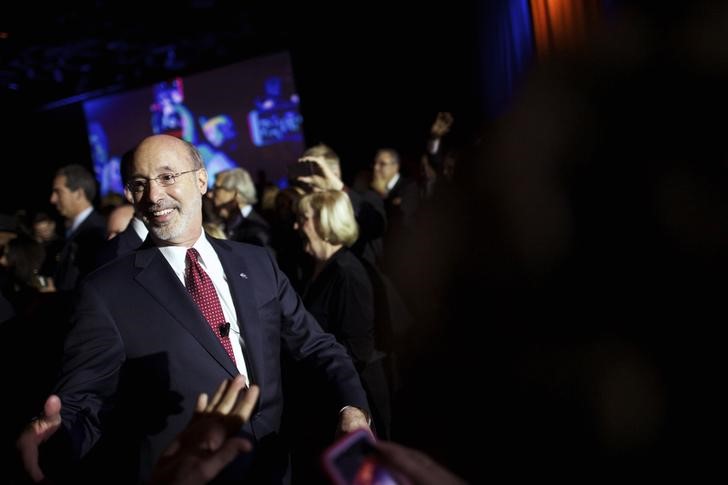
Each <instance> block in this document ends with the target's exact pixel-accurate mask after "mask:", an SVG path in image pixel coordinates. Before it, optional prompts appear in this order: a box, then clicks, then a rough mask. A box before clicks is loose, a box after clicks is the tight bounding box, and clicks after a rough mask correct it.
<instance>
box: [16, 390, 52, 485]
mask: <svg viewBox="0 0 728 485" xmlns="http://www.w3.org/2000/svg"><path fill="white" fill-rule="evenodd" d="M60 426H61V399H60V398H59V397H58V396H56V395H54V394H52V395H50V396H48V399H46V402H45V405H44V406H43V416H41V417H39V418H37V419H35V420H33V421H32V422H31V423H30V424H29V425H28V426H26V427H25V429H24V430H23V432H22V433H21V434H20V437H19V438H18V440H17V441H16V443H15V445H16V447H17V448H18V451H19V452H20V459H21V461H22V462H23V468H24V469H25V472H26V473H27V474H28V476H30V479H31V480H33V481H34V482H36V483H37V482H41V481H43V480H44V479H45V474H44V473H43V470H41V468H40V464H39V463H38V449H39V448H40V445H41V444H43V443H44V442H46V441H48V439H49V438H50V437H51V436H53V434H54V433H55V432H56V431H58V428H60Z"/></svg>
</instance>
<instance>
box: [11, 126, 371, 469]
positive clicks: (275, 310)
mask: <svg viewBox="0 0 728 485" xmlns="http://www.w3.org/2000/svg"><path fill="white" fill-rule="evenodd" d="M125 180H126V181H127V185H126V187H127V188H126V195H127V198H129V199H130V200H133V202H134V206H135V209H136V210H137V212H138V213H139V214H140V215H141V216H142V217H143V219H144V221H145V224H146V225H147V227H148V228H149V231H150V236H149V237H148V238H147V241H146V242H145V244H144V245H143V246H142V247H141V248H139V249H138V250H136V251H134V252H132V253H130V254H127V255H125V256H122V257H120V258H118V259H116V260H115V261H113V262H111V263H110V264H108V265H106V266H104V267H103V268H101V269H99V270H98V271H96V272H94V273H92V274H91V275H89V277H88V278H87V279H86V281H85V282H84V284H83V285H82V288H81V291H80V301H79V304H78V306H77V309H76V312H75V315H74V318H73V328H72V330H71V331H70V333H69V336H68V339H67V342H66V348H65V359H64V365H63V369H62V373H61V377H60V380H59V383H58V386H57V391H56V395H52V396H50V397H49V398H48V400H47V402H46V404H45V409H44V414H43V416H42V417H40V418H38V419H37V420H35V421H33V422H32V423H31V424H29V425H28V427H27V428H26V429H25V431H24V432H23V434H22V435H21V437H20V438H19V440H18V446H19V448H20V449H21V455H22V456H23V458H24V463H23V464H24V466H25V469H26V471H28V472H29V473H30V475H31V477H32V478H34V479H36V480H37V479H42V478H43V476H44V474H43V471H42V470H41V468H40V467H39V465H38V462H37V460H35V459H34V458H33V457H34V453H37V451H38V447H39V446H40V444H41V443H43V442H45V441H48V439H49V436H51V435H52V438H51V439H50V442H49V443H48V445H51V446H54V447H55V448H54V455H55V457H56V458H60V456H59V453H60V451H59V450H65V451H66V452H67V453H69V454H70V458H71V459H79V458H83V457H85V458H86V460H87V464H88V466H86V467H84V468H85V470H86V471H90V473H93V472H95V471H99V472H100V473H102V475H101V476H100V477H96V479H97V480H98V479H103V480H104V481H105V482H109V481H119V482H124V483H130V482H134V481H138V480H140V479H141V480H146V479H148V478H149V473H150V471H151V468H152V466H153V464H154V463H155V461H156V460H157V459H158V457H159V455H160V453H161V452H162V450H163V449H164V448H165V447H166V445H167V444H169V443H170V442H171V441H172V439H173V438H174V437H175V435H176V434H177V433H179V432H180V431H181V430H182V428H183V427H184V426H185V424H186V423H187V422H188V421H189V419H190V417H191V415H192V413H193V410H194V407H195V402H196V400H197V396H198V394H199V393H201V392H205V393H208V394H211V393H212V392H213V391H214V390H215V389H216V387H217V385H218V384H219V382H221V381H222V380H224V379H226V378H230V377H232V376H236V375H238V374H243V375H244V376H246V378H247V380H248V382H249V383H253V384H257V385H258V386H260V389H261V396H260V401H259V404H258V408H257V411H256V412H255V414H254V415H253V417H252V418H251V420H250V422H249V423H247V424H246V425H245V427H244V428H243V430H244V431H246V432H247V433H248V434H249V435H250V437H251V438H252V440H253V441H254V442H255V444H256V449H255V451H254V454H253V455H252V457H250V456H245V457H244V458H245V459H246V460H247V461H246V460H244V462H235V463H233V465H231V467H228V469H227V472H223V475H222V478H223V479H233V478H234V479H236V480H240V478H241V477H244V478H245V480H247V481H245V482H242V481H241V482H239V483H262V482H265V483H281V482H283V481H285V475H286V473H287V463H288V461H287V455H286V453H285V450H283V449H282V443H281V442H280V441H281V440H280V439H279V437H278V430H279V425H280V417H281V412H282V408H283V402H282V390H281V375H280V361H281V354H282V353H283V354H287V355H288V356H290V357H292V358H293V359H294V360H295V361H298V362H300V363H301V364H302V365H308V366H310V367H311V368H312V369H315V370H316V371H317V372H319V373H320V374H314V375H315V376H316V377H318V376H319V375H320V376H322V377H323V378H324V379H325V380H326V381H327V382H329V383H330V384H331V386H332V388H333V393H332V395H333V396H336V398H335V399H334V401H335V402H322V403H321V405H322V406H326V407H328V408H329V409H330V410H331V412H332V413H335V414H334V415H336V413H338V429H337V431H338V432H340V433H343V432H348V431H351V430H353V429H356V428H361V427H367V426H368V408H367V402H366V396H365V394H364V391H363V389H362V387H361V383H360V381H359V377H358V375H357V372H356V370H355V369H354V366H353V364H352V362H351V359H350V358H349V357H348V356H347V354H346V351H345V349H344V348H343V347H342V346H341V345H339V344H338V343H336V340H335V339H334V337H333V336H332V335H330V334H327V333H324V332H323V331H322V330H321V328H320V326H319V325H318V323H316V321H315V319H314V318H313V317H312V316H311V315H310V314H309V313H308V312H307V311H306V310H305V309H304V307H303V305H302V303H301V300H300V298H299V297H298V295H297V294H296V293H295V292H294V291H293V289H292V288H291V286H290V284H289V282H288V279H287V278H286V277H285V276H284V275H283V274H282V273H281V272H280V270H279V269H278V267H277V266H276V264H275V261H274V260H273V258H272V257H271V255H270V253H269V252H268V251H266V250H265V249H263V248H259V247H255V246H251V245H247V244H242V243H237V242H234V241H220V240H215V239H208V238H207V237H206V236H205V233H204V231H203V230H202V210H201V209H202V196H203V194H204V193H205V191H206V190H207V172H206V170H205V169H204V168H203V163H202V159H201V157H200V155H199V153H198V152H197V150H196V149H195V148H194V147H193V146H192V145H190V144H188V143H187V142H184V141H182V140H180V139H177V138H174V137H171V136H168V135H155V136H152V137H149V138H147V139H145V140H143V141H142V142H141V143H140V144H139V146H138V147H137V148H136V150H135V152H134V163H133V164H132V167H131V171H130V173H128V174H125ZM191 247H194V248H195V249H197V250H198V252H199V254H200V263H201V264H202V265H203V266H204V271H205V273H207V274H208V275H209V277H210V279H212V281H213V283H214V285H215V290H216V293H217V297H218V298H219V299H220V301H221V304H222V306H223V311H225V313H226V315H225V316H226V319H228V316H229V315H232V318H230V322H229V323H230V326H229V327H228V328H229V332H230V334H229V335H230V343H231V344H232V347H233V351H234V352H235V357H236V358H235V360H234V361H233V360H232V359H231V357H230V356H229V355H228V353H227V352H226V350H225V348H224V347H223V345H222V344H221V342H220V337H219V336H218V335H216V333H217V332H215V331H213V330H212V328H211V327H210V325H209V324H208V322H207V321H206V320H205V318H204V317H203V314H202V313H201V311H200V309H199V307H198V306H197V305H196V303H195V302H194V301H193V300H192V299H191V298H190V295H189V294H188V293H187V291H186V289H185V283H184V282H185V280H186V279H185V276H184V275H185V271H186V270H185V264H186V263H185V253H186V252H187V250H188V248H191ZM226 325H227V323H226ZM221 333H222V331H221ZM226 335H227V332H226ZM61 403H62V406H61ZM59 429H62V430H63V432H60V433H59V432H56V431H58V430H59ZM102 429H103V432H102ZM36 456H37V455H36ZM62 461H64V462H66V463H67V461H66V459H65V458H64V459H63V460H62ZM89 463H91V464H93V466H92V465H90V464H89ZM110 467H112V468H110ZM110 471H111V473H110ZM76 479H77V478H76ZM83 479H89V478H88V476H86V475H84V476H83Z"/></svg>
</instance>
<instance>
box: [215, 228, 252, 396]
mask: <svg viewBox="0 0 728 485" xmlns="http://www.w3.org/2000/svg"><path fill="white" fill-rule="evenodd" d="M208 240H209V241H210V244H212V247H213V248H214V249H215V252H217V254H218V256H219V257H220V262H221V263H222V267H223V269H224V270H225V276H226V277H227V280H228V286H229V287H230V294H231V295H232V297H233V303H234V304H235V313H236V314H237V317H238V322H239V325H240V332H241V334H242V335H243V344H244V348H243V353H244V354H245V360H246V362H245V363H246V365H247V366H248V372H249V373H250V374H251V375H250V376H248V378H249V379H250V381H251V383H255V382H263V381H264V379H263V372H264V371H265V368H264V365H263V357H262V356H263V352H262V351H261V350H262V348H263V347H262V345H263V344H262V335H261V332H260V328H261V327H260V319H259V318H258V304H257V302H256V300H255V293H254V289H253V285H254V280H255V275H253V274H250V273H249V271H248V268H247V266H246V265H245V262H244V261H243V258H241V257H240V256H238V255H237V254H236V253H235V252H234V251H233V250H232V248H231V247H230V245H229V244H227V243H226V242H224V241H220V240H215V239H211V238H208Z"/></svg>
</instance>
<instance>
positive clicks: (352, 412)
mask: <svg viewBox="0 0 728 485" xmlns="http://www.w3.org/2000/svg"><path fill="white" fill-rule="evenodd" d="M359 428H362V429H366V430H367V431H369V432H370V433H371V429H370V428H369V419H368V418H367V416H366V414H364V411H362V410H361V409H359V408H356V407H354V406H346V407H345V408H344V409H343V410H342V411H341V413H339V426H338V428H337V429H336V436H343V435H345V434H347V433H350V432H352V431H354V430H355V429H359Z"/></svg>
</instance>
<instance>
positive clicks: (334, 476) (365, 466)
mask: <svg viewBox="0 0 728 485" xmlns="http://www.w3.org/2000/svg"><path fill="white" fill-rule="evenodd" d="M373 443H374V437H372V435H371V433H369V431H367V430H365V429H357V430H356V431H352V432H351V433H349V434H347V435H344V436H343V437H341V438H340V439H339V440H338V441H336V442H335V443H334V444H333V445H331V446H330V447H329V448H327V449H326V450H325V451H324V453H323V455H322V456H321V462H322V465H323V468H324V471H325V472H326V474H327V475H328V476H329V478H330V479H331V482H332V483H333V484H334V485H407V483H408V482H407V481H406V480H404V479H403V478H402V477H401V476H399V475H398V474H396V473H395V472H393V471H392V470H390V469H388V468H387V467H386V466H385V465H384V464H382V463H381V461H380V460H379V459H378V458H377V453H376V450H375V448H374V446H373Z"/></svg>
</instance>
